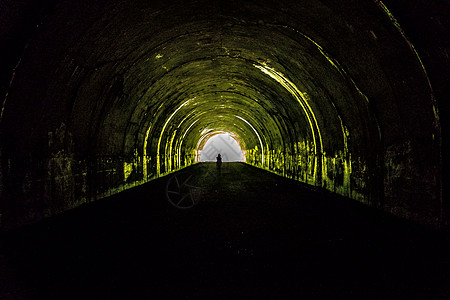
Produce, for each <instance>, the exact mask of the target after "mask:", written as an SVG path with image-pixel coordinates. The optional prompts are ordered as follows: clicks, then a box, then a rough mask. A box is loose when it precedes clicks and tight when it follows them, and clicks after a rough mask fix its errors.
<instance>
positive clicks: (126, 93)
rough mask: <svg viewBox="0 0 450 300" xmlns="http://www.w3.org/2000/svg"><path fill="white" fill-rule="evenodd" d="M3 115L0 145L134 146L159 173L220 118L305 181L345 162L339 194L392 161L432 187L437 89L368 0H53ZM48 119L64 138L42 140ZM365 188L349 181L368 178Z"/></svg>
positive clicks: (265, 159) (376, 179) (126, 150)
mask: <svg viewBox="0 0 450 300" xmlns="http://www.w3.org/2000/svg"><path fill="white" fill-rule="evenodd" d="M18 120H20V126H17V121H18ZM0 121H1V126H2V128H6V129H3V130H2V144H3V146H2V147H3V148H2V153H3V155H4V156H24V157H27V156H32V157H49V156H52V155H55V153H54V152H55V151H56V152H58V151H59V150H64V151H65V153H67V152H70V153H71V155H73V156H74V157H77V158H78V159H83V158H87V157H96V156H122V157H128V156H139V157H142V159H143V161H144V162H143V164H144V167H143V169H144V171H143V172H144V176H148V174H150V173H151V174H156V175H159V174H162V173H165V172H169V171H171V170H174V169H177V168H179V167H181V166H184V165H186V164H189V163H191V162H192V160H189V159H187V158H186V157H190V156H192V155H194V154H193V153H194V152H195V150H198V149H197V147H198V145H199V141H201V140H202V139H203V138H204V137H205V135H208V134H209V135H210V134H211V132H222V131H225V132H231V133H233V134H235V135H236V137H237V138H238V139H239V141H240V142H241V145H242V146H243V148H245V150H248V155H249V156H248V158H249V162H250V163H252V164H255V165H258V166H260V167H263V168H268V169H271V170H275V171H276V170H278V169H279V168H284V170H286V169H289V172H288V171H282V173H283V174H285V172H287V173H289V174H291V173H292V174H293V173H295V172H299V171H298V169H300V168H301V167H298V169H297V165H301V162H300V161H301V160H302V159H306V158H307V159H306V160H305V161H304V162H303V166H304V169H305V174H306V173H307V174H309V175H304V178H308V176H309V177H311V178H312V180H311V182H315V183H314V184H316V185H325V186H326V187H327V186H328V187H329V184H330V183H323V182H327V180H328V179H327V178H331V177H333V176H335V175H332V173H333V172H335V173H336V172H337V171H331V170H335V168H336V164H337V162H336V161H338V160H340V161H342V162H343V165H342V170H344V171H340V172H341V173H345V174H346V175H345V174H343V175H342V176H343V179H342V181H343V182H342V185H343V186H346V185H348V191H347V190H346V189H347V188H344V190H343V191H341V193H344V194H346V195H347V196H350V197H356V198H358V197H359V196H352V192H351V189H350V187H349V186H350V183H351V182H352V181H358V180H360V181H364V184H360V186H359V188H360V189H368V190H370V189H375V188H368V186H370V185H373V186H377V187H379V186H383V184H386V181H389V180H390V179H387V178H386V174H385V172H386V171H385V170H384V169H385V168H389V167H391V168H394V169H395V171H393V172H403V173H402V174H406V173H407V174H409V175H408V176H410V177H413V178H412V179H411V182H409V183H407V186H408V187H409V188H412V189H413V186H414V183H415V182H416V181H421V180H422V179H419V177H423V176H425V178H426V179H425V180H426V181H427V182H425V183H423V182H422V183H423V184H424V185H428V186H433V187H430V189H433V190H434V191H433V192H432V193H431V194H433V195H434V196H433V197H435V198H436V197H438V198H439V196H438V195H437V194H439V191H438V190H439V188H440V187H439V184H438V181H439V180H440V179H439V176H440V175H439V172H438V171H437V170H438V169H439V168H440V163H441V162H440V134H441V133H440V125H439V119H438V115H437V108H436V103H435V99H434V95H433V93H432V90H431V87H430V85H429V80H428V77H427V74H426V72H425V70H424V68H423V64H422V62H421V61H420V59H419V58H418V56H417V53H416V52H415V50H414V48H413V47H412V44H411V43H410V41H409V40H408V39H407V38H406V35H405V34H404V32H403V31H402V29H401V28H400V27H399V26H398V24H397V23H396V20H395V19H394V18H393V16H392V15H391V14H390V13H389V11H388V9H387V8H386V6H384V4H383V3H382V2H380V1H369V0H367V1H345V2H336V1H319V0H308V1H288V0H282V1H271V0H261V1H190V2H186V1H183V2H179V1H156V2H152V1H150V2H147V1H137V0H136V1H118V0H117V1H115V0H97V1H91V2H89V3H84V2H82V3H74V2H73V1H58V2H57V4H56V5H55V6H54V8H53V9H52V10H51V11H50V12H49V13H48V15H47V16H46V17H45V18H44V19H43V20H42V23H41V24H40V25H39V27H38V28H37V29H36V31H35V32H34V33H33V35H32V37H31V39H30V40H29V42H28V44H27V46H26V48H25V51H24V52H23V55H22V57H21V58H20V61H19V63H18V64H17V67H16V68H15V71H14V74H13V78H12V80H11V84H10V86H9V87H8V93H7V96H6V97H5V101H4V105H3V109H2V115H1V119H0ZM62 124H64V125H62ZM61 126H64V131H65V132H66V131H67V135H69V136H70V139H69V138H66V140H65V141H64V142H63V143H62V144H63V145H61V146H60V148H61V149H59V150H58V149H56V150H55V149H54V148H55V146H54V145H55V144H56V142H55V141H54V139H55V137H54V136H56V135H57V134H58V130H59V132H61V131H62V129H61V128H62V127H61ZM68 140H70V142H68ZM67 144H70V145H67ZM52 145H53V146H52ZM52 147H53V148H52ZM52 149H53V150H52ZM58 153H60V152H58ZM305 157H306V158H305ZM399 160H400V162H398V161H399ZM408 164H411V165H412V167H411V166H407V165H408ZM391 165H392V166H391ZM311 166H312V167H311ZM430 166H431V168H430ZM327 168H328V169H327ZM352 168H353V169H352ZM150 169H151V171H150ZM399 170H400V171H399ZM280 172H281V171H280ZM330 172H331V173H330ZM411 172H412V173H414V174H412V175H411ZM349 174H359V175H354V176H356V177H357V178H356V177H355V178H353V177H352V176H353V175H349ZM290 176H292V177H296V178H297V177H299V178H300V177H301V176H298V175H290ZM401 176H403V175H401ZM307 181H308V180H307ZM422 181H423V180H422ZM317 182H322V184H321V183H317ZM352 184H353V185H355V183H352ZM356 185H358V184H356ZM333 186H335V183H333ZM385 189H386V188H385ZM368 190H364V191H358V192H357V194H358V193H362V194H364V195H365V196H364V197H368V198H377V197H378V196H375V195H373V193H375V194H377V193H380V192H374V191H368ZM385 193H386V191H385ZM367 195H370V196H367ZM376 201H378V202H380V203H381V202H382V201H381V200H376Z"/></svg>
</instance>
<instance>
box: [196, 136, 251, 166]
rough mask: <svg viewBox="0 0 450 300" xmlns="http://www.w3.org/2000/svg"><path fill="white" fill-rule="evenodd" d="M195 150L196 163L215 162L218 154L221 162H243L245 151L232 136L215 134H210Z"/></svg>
mask: <svg viewBox="0 0 450 300" xmlns="http://www.w3.org/2000/svg"><path fill="white" fill-rule="evenodd" d="M201 144H203V145H201V146H200V147H198V150H197V158H196V160H197V161H198V162H207V161H216V157H217V155H218V154H219V153H220V154H221V156H222V161H223V162H234V161H240V162H241V161H245V151H243V150H242V149H241V146H240V142H239V140H238V139H237V137H236V136H235V135H234V134H230V133H228V132H215V133H212V134H210V135H209V136H208V137H207V138H206V139H204V142H203V143H201Z"/></svg>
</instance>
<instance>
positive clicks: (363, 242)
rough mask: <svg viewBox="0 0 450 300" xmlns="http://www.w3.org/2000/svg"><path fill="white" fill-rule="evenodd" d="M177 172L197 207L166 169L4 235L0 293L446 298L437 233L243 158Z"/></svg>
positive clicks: (449, 270)
mask: <svg viewBox="0 0 450 300" xmlns="http://www.w3.org/2000/svg"><path fill="white" fill-rule="evenodd" d="M181 173H182V174H181ZM176 174H178V175H177V176H179V178H181V177H182V176H185V175H189V176H191V178H190V179H189V183H190V184H191V185H193V186H195V187H196V188H194V189H195V191H194V192H195V193H193V197H194V198H195V200H197V201H198V205H196V206H195V207H193V208H190V209H186V210H181V209H177V208H175V207H174V206H172V205H171V204H170V203H169V201H167V198H166V191H167V189H169V190H170V189H171V187H170V186H167V184H166V183H167V181H168V179H169V178H174V177H173V176H174V174H171V175H168V176H166V177H163V178H160V179H158V180H154V181H152V182H149V183H148V184H145V185H142V186H138V187H136V188H134V189H131V190H127V191H124V192H122V193H120V194H117V195H114V196H112V197H109V198H108V199H103V200H99V201H96V202H94V203H91V204H89V205H84V206H82V207H79V208H77V209H74V210H72V211H69V212H65V213H63V214H60V215H58V216H56V217H52V218H50V219H47V220H45V221H42V222H39V223H37V224H34V225H32V226H27V227H25V228H22V229H20V230H17V231H14V232H10V233H7V234H3V235H2V236H1V242H2V244H1V248H0V254H1V255H0V268H2V269H3V271H2V272H1V273H0V274H1V275H0V282H3V284H0V285H3V286H2V287H0V292H1V293H2V294H3V298H6V299H154V298H165V299H171V298H178V299H203V298H208V299H230V298H238V299H280V298H298V299H350V298H351V299H450V297H449V296H450V293H449V291H450V284H449V283H450V251H449V245H450V244H449V242H448V241H449V239H448V236H446V235H444V234H443V233H438V232H435V231H432V230H428V229H424V228H422V227H420V226H417V225H413V224H410V223H408V222H405V221H402V220H399V219H397V218H394V217H392V216H390V215H386V214H384V213H381V212H379V211H377V210H374V209H371V208H368V207H366V206H363V205H361V204H359V203H357V202H354V201H352V200H348V199H345V198H342V197H338V196H335V195H332V194H330V193H328V192H325V191H321V190H314V189H313V188H311V187H308V186H306V185H304V184H302V183H300V182H295V181H292V180H288V179H285V178H282V177H279V176H276V175H274V174H272V173H269V172H266V171H263V170H260V169H256V168H254V167H251V166H249V165H246V164H243V163H224V164H223V170H222V175H221V176H217V174H216V172H215V165H214V163H201V164H196V165H194V166H191V167H189V168H186V169H184V170H182V171H180V172H178V173H176ZM169 194H170V193H169ZM0 296H1V295H0ZM0 298H2V297H0ZM3 298H2V299H3Z"/></svg>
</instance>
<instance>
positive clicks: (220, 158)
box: [216, 153, 222, 175]
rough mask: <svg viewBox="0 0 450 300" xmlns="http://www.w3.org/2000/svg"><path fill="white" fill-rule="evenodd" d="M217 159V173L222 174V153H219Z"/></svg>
mask: <svg viewBox="0 0 450 300" xmlns="http://www.w3.org/2000/svg"><path fill="white" fill-rule="evenodd" d="M216 158H217V161H216V167H217V173H219V175H220V174H222V156H221V155H220V153H219V154H218V155H217V157H216Z"/></svg>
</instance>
